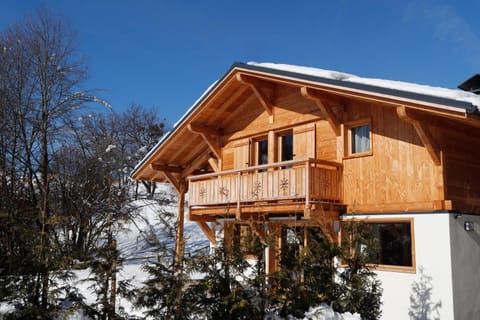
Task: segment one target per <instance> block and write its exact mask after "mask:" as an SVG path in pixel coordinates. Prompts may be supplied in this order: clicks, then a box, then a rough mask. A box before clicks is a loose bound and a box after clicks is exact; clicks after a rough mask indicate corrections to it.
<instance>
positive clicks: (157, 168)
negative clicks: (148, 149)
mask: <svg viewBox="0 0 480 320" xmlns="http://www.w3.org/2000/svg"><path fill="white" fill-rule="evenodd" d="M151 167H152V169H153V170H155V171H168V172H171V173H181V172H183V169H182V168H181V167H177V166H169V165H164V164H159V163H152V164H151Z"/></svg>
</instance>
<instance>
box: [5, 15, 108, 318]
mask: <svg viewBox="0 0 480 320" xmlns="http://www.w3.org/2000/svg"><path fill="white" fill-rule="evenodd" d="M0 43H1V45H0V59H1V61H0V65H1V69H0V72H1V73H0V79H1V80H0V95H1V97H0V103H1V107H2V109H1V113H0V115H1V119H0V121H1V122H2V125H3V126H2V131H1V132H0V141H1V147H0V153H1V154H0V166H1V175H2V176H1V179H2V182H1V183H2V194H1V196H2V201H1V204H0V206H1V208H0V210H2V212H5V213H6V214H5V215H4V216H6V217H5V218H6V219H7V222H9V223H8V224H7V225H6V226H5V227H3V232H1V233H0V236H1V237H2V239H1V243H2V246H1V248H0V249H1V250H2V252H1V253H2V254H4V257H3V259H5V260H8V261H7V262H8V263H9V264H10V265H12V266H13V265H18V262H19V261H22V262H26V263H23V265H25V267H24V269H22V270H15V269H14V267H12V268H10V269H9V270H8V271H6V272H9V273H20V274H22V275H23V277H22V279H27V278H28V279H30V290H29V292H27V296H28V297H27V298H26V300H27V301H28V303H30V304H31V305H32V306H34V307H38V308H40V309H43V310H47V309H48V307H49V303H50V301H49V293H50V283H51V280H52V279H51V278H50V275H51V272H52V271H54V270H57V269H59V268H60V267H59V264H58V263H59V262H61V261H63V260H64V259H63V258H64V257H63V256H62V255H61V254H59V252H58V250H56V248H58V247H59V246H61V244H60V243H59V242H60V241H62V240H63V239H62V238H60V237H58V234H57V230H58V229H57V227H58V225H59V223H60V220H59V215H58V214H57V212H56V211H55V210H54V208H55V206H53V205H52V195H51V184H52V181H53V180H54V178H55V175H54V173H53V172H52V159H53V158H54V156H55V155H56V153H57V152H59V150H61V148H60V146H61V144H62V143H63V142H64V140H65V137H67V136H72V133H73V132H72V128H71V127H70V126H69V124H71V123H72V119H73V118H75V117H76V115H77V114H78V112H79V110H80V109H81V108H82V107H83V106H85V105H87V104H89V103H98V102H100V103H103V104H104V105H107V104H106V103H104V102H103V101H102V100H100V99H98V98H96V97H95V96H94V95H93V94H92V93H91V92H89V91H85V90H82V87H81V85H82V83H83V81H84V80H85V77H86V67H85V65H84V63H83V61H82V59H81V56H80V54H79V52H78V51H77V49H76V47H75V36H74V34H73V32H72V31H71V30H70V29H69V27H68V25H66V24H65V23H64V22H63V21H62V19H60V18H58V17H56V16H54V15H53V14H52V13H51V12H50V11H49V10H48V9H46V8H42V9H39V10H37V12H36V14H35V15H33V16H30V17H28V18H27V19H26V21H25V22H24V23H22V24H17V25H14V26H13V27H11V28H10V29H9V30H7V31H6V32H5V33H4V34H3V35H2V36H1V40H0ZM28 230H30V232H29V231H28ZM25 240H28V241H25ZM2 262H3V261H2ZM0 269H1V270H0V272H4V270H5V268H0ZM26 274H28V275H29V276H28V277H27V276H25V275H26ZM32 289H33V290H32ZM12 292H13V291H12Z"/></svg>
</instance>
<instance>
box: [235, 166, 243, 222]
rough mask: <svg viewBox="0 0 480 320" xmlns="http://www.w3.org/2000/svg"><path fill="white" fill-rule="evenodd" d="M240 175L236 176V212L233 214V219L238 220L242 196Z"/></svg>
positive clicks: (240, 212)
mask: <svg viewBox="0 0 480 320" xmlns="http://www.w3.org/2000/svg"><path fill="white" fill-rule="evenodd" d="M241 190H242V173H241V172H239V173H238V174H237V211H236V212H235V218H236V219H237V220H240V218H241V214H242V208H241V207H240V203H241V199H240V198H241V196H242V191H241Z"/></svg>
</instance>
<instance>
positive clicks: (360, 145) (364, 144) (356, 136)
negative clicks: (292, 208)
mask: <svg viewBox="0 0 480 320" xmlns="http://www.w3.org/2000/svg"><path fill="white" fill-rule="evenodd" d="M351 131H352V154H353V153H359V152H368V151H370V125H368V124H367V125H364V126H360V127H355V128H352V129H351Z"/></svg>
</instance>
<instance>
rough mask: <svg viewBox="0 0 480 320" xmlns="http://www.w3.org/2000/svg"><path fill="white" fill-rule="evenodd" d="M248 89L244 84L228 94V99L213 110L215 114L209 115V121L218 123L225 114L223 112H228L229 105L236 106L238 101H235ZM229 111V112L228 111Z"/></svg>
mask: <svg viewBox="0 0 480 320" xmlns="http://www.w3.org/2000/svg"><path fill="white" fill-rule="evenodd" d="M247 89H248V87H246V86H239V88H238V89H237V90H236V91H235V93H233V94H231V95H229V96H228V99H227V100H226V101H225V102H223V103H222V105H221V106H220V107H218V108H217V109H216V110H215V114H213V115H212V116H211V117H209V119H208V122H209V123H218V122H219V120H220V119H221V118H223V117H224V116H225V112H229V111H228V110H227V109H229V108H230V107H231V106H235V107H236V106H237V105H238V103H235V102H236V101H237V100H238V99H239V98H240V97H241V95H242V94H243V93H244V92H245V91H246V90H247ZM230 113H231V112H230Z"/></svg>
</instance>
